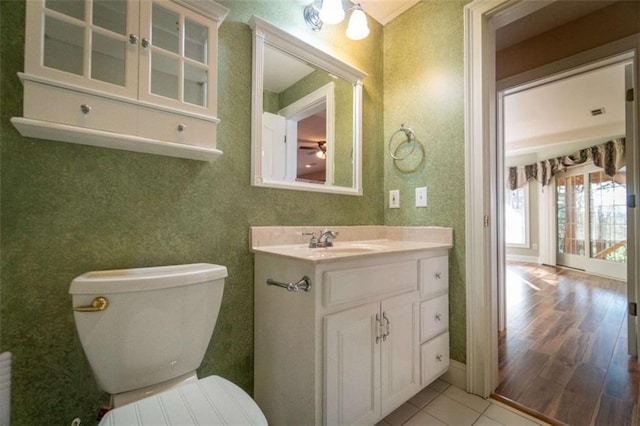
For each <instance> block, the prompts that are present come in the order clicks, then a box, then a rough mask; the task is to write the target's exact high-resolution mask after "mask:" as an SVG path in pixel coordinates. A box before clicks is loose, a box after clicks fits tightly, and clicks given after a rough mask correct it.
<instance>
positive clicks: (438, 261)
mask: <svg viewBox="0 0 640 426" xmlns="http://www.w3.org/2000/svg"><path fill="white" fill-rule="evenodd" d="M448 288H449V257H448V256H439V257H432V258H429V259H422V260H420V297H421V298H424V297H427V296H430V295H432V294H437V293H441V292H442V291H446V290H448Z"/></svg>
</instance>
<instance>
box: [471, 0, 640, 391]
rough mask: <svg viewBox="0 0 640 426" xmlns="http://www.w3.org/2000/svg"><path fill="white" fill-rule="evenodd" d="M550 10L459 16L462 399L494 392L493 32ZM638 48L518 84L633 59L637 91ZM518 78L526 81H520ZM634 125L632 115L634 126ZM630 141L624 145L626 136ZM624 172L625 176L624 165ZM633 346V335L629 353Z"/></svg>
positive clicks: (522, 8)
mask: <svg viewBox="0 0 640 426" xmlns="http://www.w3.org/2000/svg"><path fill="white" fill-rule="evenodd" d="M550 2H551V1H550ZM550 2H526V1H524V2H519V1H514V0H474V1H473V2H471V3H469V4H468V5H466V6H465V8H464V84H465V119H464V120H465V242H466V262H465V264H466V275H465V278H466V297H467V302H466V306H467V335H466V337H467V340H466V344H467V359H466V362H467V391H468V392H470V393H474V394H478V395H481V396H483V397H488V396H489V395H490V394H491V392H493V390H494V389H495V388H496V386H497V384H498V364H497V361H498V347H497V330H498V318H497V294H498V288H497V280H498V268H497V266H498V241H497V231H496V225H497V219H496V213H497V208H496V206H497V204H496V199H497V195H496V192H497V191H496V189H497V188H502V186H500V185H499V183H498V176H497V173H496V169H497V157H498V156H497V153H496V151H497V148H498V147H497V146H496V145H497V144H496V143H495V142H494V141H496V105H495V99H496V83H495V29H496V28H499V27H501V26H504V25H506V24H509V23H511V22H514V21H515V20H517V19H520V18H522V17H523V16H526V15H528V14H530V13H532V12H534V11H535V10H537V9H539V8H542V7H544V6H546V5H548V4H549V3H550ZM639 46H640V42H639V40H638V37H637V36H630V37H627V38H626V39H622V40H619V41H617V42H613V43H611V44H609V45H606V46H602V47H599V48H595V49H592V50H590V51H588V52H584V53H582V54H578V55H575V56H573V57H570V58H566V59H564V60H560V61H558V62H556V63H553V64H549V65H547V66H543V67H540V68H539V69H536V70H532V71H531V72H527V73H524V74H527V76H526V78H525V79H524V80H523V81H528V80H534V79H536V78H541V77H544V76H548V75H551V74H553V73H557V72H559V71H562V70H567V69H570V68H572V67H575V66H579V65H581V64H586V63H589V62H593V61H596V60H598V59H602V58H606V57H609V56H612V55H615V54H620V53H623V52H627V53H629V52H631V54H632V55H633V57H634V65H633V66H634V71H635V75H634V78H633V81H634V83H635V84H636V87H638V61H637V60H636V59H635V58H637V55H638V53H637V52H638V49H639ZM516 77H517V78H520V79H523V77H522V76H516ZM527 79H528V80H527ZM633 108H634V109H635V111H638V96H637V95H636V96H635V99H634V101H633ZM635 117H637V114H635V116H634V119H635ZM639 126H640V124H639V122H638V120H635V123H634V124H633V130H634V136H633V137H634V140H633V141H632V143H628V144H627V146H628V147H629V146H630V148H628V151H627V158H628V159H629V158H631V161H632V162H634V164H635V163H638V162H639V160H638V154H639V152H637V151H640V150H637V149H636V148H635V145H636V144H637V134H638V131H639V130H640V128H639ZM627 137H628V138H629V135H628V136H627ZM627 166H628V168H629V165H627ZM634 167H635V166H634ZM627 173H629V171H628V172H627ZM630 180H631V182H630ZM637 181H638V176H637V173H633V177H631V178H630V177H629V176H628V192H629V193H630V194H635V190H636V189H635V188H638V187H639V186H638V182H637ZM629 186H631V187H629ZM632 215H633V222H634V229H636V228H637V224H638V222H639V221H640V220H639V218H638V215H639V213H638V209H637V208H636V209H633V214H632ZM629 218H631V214H630V215H629ZM629 220H630V221H631V219H629ZM637 240H638V239H637ZM638 243H639V242H638V241H635V242H634V247H633V249H632V250H635V253H634V254H633V257H631V253H630V258H632V259H633V260H634V261H633V262H630V263H634V264H637V263H638V251H639V250H638V247H637V246H636V245H637V244H638ZM635 269H637V266H635V267H634V272H633V274H632V273H630V274H629V282H630V285H633V287H634V292H635V293H634V294H637V293H638V283H637V282H636V278H635V277H636V276H637V274H636V273H635ZM630 272H631V271H630ZM632 280H633V281H632ZM630 328H631V327H630ZM631 331H632V330H630V332H631ZM636 332H637V327H634V329H633V333H636ZM631 340H632V337H631V333H630V337H629V341H630V345H631ZM636 345H637V343H636Z"/></svg>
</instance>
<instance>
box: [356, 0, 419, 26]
mask: <svg viewBox="0 0 640 426" xmlns="http://www.w3.org/2000/svg"><path fill="white" fill-rule="evenodd" d="M419 1H420V0H360V2H359V3H360V6H362V10H364V11H365V12H366V13H367V15H369V16H371V17H372V18H373V19H375V20H376V21H378V22H380V23H381V24H382V25H386V24H387V23H388V22H389V21H391V20H392V19H393V18H395V17H396V16H398V15H400V14H401V13H403V12H404V11H406V10H408V9H409V8H410V7H411V6H413V5H414V4H417V3H418V2H419Z"/></svg>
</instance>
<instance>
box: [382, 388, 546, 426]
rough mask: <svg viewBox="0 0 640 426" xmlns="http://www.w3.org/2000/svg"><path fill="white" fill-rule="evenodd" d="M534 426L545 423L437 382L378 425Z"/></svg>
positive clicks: (492, 401) (498, 403) (495, 402)
mask: <svg viewBox="0 0 640 426" xmlns="http://www.w3.org/2000/svg"><path fill="white" fill-rule="evenodd" d="M388 425H393V426H396V425H412V426H422V425H435V426H472V425H474V426H500V425H504V426H536V425H547V423H545V422H543V421H541V420H538V419H535V418H533V417H531V416H528V415H527V414H524V413H522V412H520V411H517V410H515V409H514V408H511V407H509V406H506V405H504V404H502V403H500V402H498V401H494V400H492V399H482V398H480V397H479V396H475V395H471V394H468V393H466V392H465V391H463V390H461V389H459V388H457V387H455V386H451V385H449V384H448V383H446V382H444V381H442V380H436V381H435V382H433V383H432V384H431V385H429V386H428V387H426V388H424V389H423V390H422V391H421V392H420V393H418V394H417V395H416V396H414V397H413V398H411V399H410V400H409V401H408V402H406V403H404V404H403V405H402V406H400V407H399V408H398V409H397V410H395V411H394V412H393V413H391V414H389V415H388V416H387V417H385V419H384V420H382V421H381V422H380V423H378V425H377V426H388Z"/></svg>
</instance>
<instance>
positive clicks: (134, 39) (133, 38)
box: [129, 34, 139, 44]
mask: <svg viewBox="0 0 640 426" xmlns="http://www.w3.org/2000/svg"><path fill="white" fill-rule="evenodd" d="M138 40H139V37H138V36H137V35H135V34H129V43H131V44H138Z"/></svg>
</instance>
